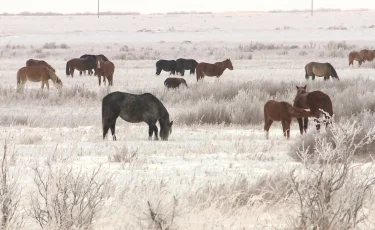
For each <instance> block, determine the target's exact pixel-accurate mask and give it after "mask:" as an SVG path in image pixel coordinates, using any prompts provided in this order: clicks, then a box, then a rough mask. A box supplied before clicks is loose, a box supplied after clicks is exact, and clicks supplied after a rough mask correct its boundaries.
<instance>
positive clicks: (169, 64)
mask: <svg viewBox="0 0 375 230" xmlns="http://www.w3.org/2000/svg"><path fill="white" fill-rule="evenodd" d="M162 70H164V71H166V72H170V74H169V75H171V74H173V75H175V74H176V61H175V60H159V61H157V62H156V75H160V73H161V71H162Z"/></svg>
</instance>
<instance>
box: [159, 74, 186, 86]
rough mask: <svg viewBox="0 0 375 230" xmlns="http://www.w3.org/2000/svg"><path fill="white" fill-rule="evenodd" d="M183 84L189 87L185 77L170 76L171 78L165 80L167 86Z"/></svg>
mask: <svg viewBox="0 0 375 230" xmlns="http://www.w3.org/2000/svg"><path fill="white" fill-rule="evenodd" d="M181 84H182V85H185V86H186V88H187V87H188V86H187V84H186V81H185V79H183V78H177V77H169V78H167V79H165V81H164V85H165V86H166V87H167V88H179V87H180V85H181Z"/></svg>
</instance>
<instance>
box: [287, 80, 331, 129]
mask: <svg viewBox="0 0 375 230" xmlns="http://www.w3.org/2000/svg"><path fill="white" fill-rule="evenodd" d="M296 88H297V95H296V97H295V99H294V107H297V108H303V109H310V111H311V114H312V116H314V117H316V118H319V117H320V115H321V113H322V112H321V111H322V110H323V111H324V112H325V113H323V114H324V118H325V120H324V123H325V124H326V127H327V126H328V124H331V123H332V116H333V108H332V101H331V98H330V97H329V96H328V95H327V94H325V93H323V92H322V91H313V92H309V93H308V92H307V91H306V85H305V86H303V87H298V86H296ZM297 120H298V125H299V130H300V133H301V134H303V131H305V132H306V130H307V127H308V119H307V118H304V119H303V120H302V118H297ZM315 121H316V122H317V124H316V129H317V130H320V121H319V119H315Z"/></svg>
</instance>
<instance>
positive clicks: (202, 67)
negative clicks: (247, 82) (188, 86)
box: [195, 59, 233, 81]
mask: <svg viewBox="0 0 375 230" xmlns="http://www.w3.org/2000/svg"><path fill="white" fill-rule="evenodd" d="M227 68H228V69H229V70H233V65H232V62H231V60H230V59H227V60H225V61H222V62H216V63H215V64H210V63H205V62H201V63H198V65H197V67H196V70H195V71H196V72H197V73H196V74H197V81H199V79H201V78H204V76H207V77H215V76H216V77H217V78H219V77H220V76H221V75H222V74H223V72H224V70H225V69H227Z"/></svg>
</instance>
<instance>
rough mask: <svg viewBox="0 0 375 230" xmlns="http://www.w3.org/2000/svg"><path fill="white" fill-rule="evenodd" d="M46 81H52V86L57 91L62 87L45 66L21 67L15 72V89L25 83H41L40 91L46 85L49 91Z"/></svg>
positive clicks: (59, 81) (53, 73) (54, 75)
mask: <svg viewBox="0 0 375 230" xmlns="http://www.w3.org/2000/svg"><path fill="white" fill-rule="evenodd" d="M48 80H52V82H53V84H54V85H55V87H56V88H57V89H60V88H61V87H62V85H63V84H62V82H61V80H60V78H58V77H57V76H56V74H55V72H53V71H52V70H51V69H49V68H47V67H45V66H31V67H22V68H21V69H19V70H18V71H17V88H19V87H20V86H21V84H22V85H24V84H25V83H26V81H31V82H40V81H41V82H42V89H43V88H44V85H47V89H49V83H48Z"/></svg>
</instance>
